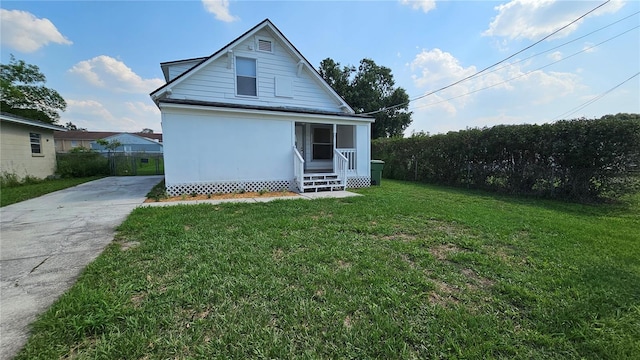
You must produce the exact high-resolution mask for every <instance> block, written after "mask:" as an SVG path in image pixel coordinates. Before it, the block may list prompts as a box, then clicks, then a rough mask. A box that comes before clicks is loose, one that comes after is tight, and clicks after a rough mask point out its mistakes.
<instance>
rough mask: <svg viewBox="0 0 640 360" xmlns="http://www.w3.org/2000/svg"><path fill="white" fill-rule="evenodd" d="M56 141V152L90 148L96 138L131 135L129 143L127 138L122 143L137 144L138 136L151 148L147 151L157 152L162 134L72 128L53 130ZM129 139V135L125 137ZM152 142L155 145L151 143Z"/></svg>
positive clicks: (160, 148)
mask: <svg viewBox="0 0 640 360" xmlns="http://www.w3.org/2000/svg"><path fill="white" fill-rule="evenodd" d="M53 135H54V138H55V143H56V152H60V153H66V152H69V151H71V150H73V149H74V148H77V147H83V148H85V149H92V148H93V145H92V144H95V141H96V140H98V139H109V138H111V137H113V136H118V135H132V136H134V137H132V138H131V139H132V140H131V141H132V142H131V143H129V142H128V141H127V140H125V141H124V142H123V141H120V143H122V144H123V145H125V146H127V145H135V144H139V143H140V142H141V141H140V138H141V139H143V140H145V142H144V143H145V144H148V146H147V147H148V148H149V149H151V150H150V151H148V152H153V153H158V152H160V153H161V152H162V134H155V133H151V134H148V133H122V132H113V131H80V130H73V131H67V132H57V131H56V132H55V133H54V134H53ZM127 139H129V137H127ZM151 143H154V144H155V145H153V144H151ZM123 149H124V148H120V149H119V151H124V150H123Z"/></svg>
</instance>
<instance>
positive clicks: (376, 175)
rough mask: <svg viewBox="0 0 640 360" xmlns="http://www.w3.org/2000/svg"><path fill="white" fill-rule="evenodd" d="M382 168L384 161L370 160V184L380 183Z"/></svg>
mask: <svg viewBox="0 0 640 360" xmlns="http://www.w3.org/2000/svg"><path fill="white" fill-rule="evenodd" d="M383 168H384V161H382V160H371V185H380V182H381V181H382V169H383Z"/></svg>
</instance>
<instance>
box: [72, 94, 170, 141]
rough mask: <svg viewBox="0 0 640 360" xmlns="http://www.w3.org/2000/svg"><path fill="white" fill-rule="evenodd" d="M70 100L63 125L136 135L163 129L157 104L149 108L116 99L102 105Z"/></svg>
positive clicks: (108, 100) (104, 101)
mask: <svg viewBox="0 0 640 360" xmlns="http://www.w3.org/2000/svg"><path fill="white" fill-rule="evenodd" d="M130 96H131V95H130ZM134 96H135V95H134ZM141 97H142V96H141ZM66 98H67V110H66V111H65V112H64V113H62V114H61V119H60V120H61V121H60V123H67V122H69V121H71V122H72V123H74V124H75V125H77V126H79V127H83V128H86V129H87V130H89V131H126V132H136V131H140V130H142V129H144V128H150V129H154V130H156V131H158V130H160V129H161V126H160V116H159V111H158V110H157V108H155V106H154V105H153V104H149V105H147V104H145V103H144V102H142V101H131V102H122V101H121V100H120V99H114V98H105V99H104V100H101V101H96V100H91V99H74V98H70V97H66Z"/></svg>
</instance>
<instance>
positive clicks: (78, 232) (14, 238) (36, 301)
mask: <svg viewBox="0 0 640 360" xmlns="http://www.w3.org/2000/svg"><path fill="white" fill-rule="evenodd" d="M161 179H162V176H138V177H108V178H104V179H100V180H96V181H92V182H89V183H85V184H82V185H78V186H75V187H73V188H69V189H65V190H61V191H56V192H54V193H51V194H47V195H44V196H41V197H39V198H36V199H31V200H27V201H23V202H21V203H17V204H13V205H9V206H5V207H3V208H0V359H10V358H12V357H14V356H15V355H16V354H17V352H18V351H19V350H20V349H21V348H22V346H24V344H25V343H26V341H27V339H28V336H29V325H30V324H31V323H32V322H33V321H34V320H35V319H36V317H37V316H38V315H39V314H40V313H42V312H44V311H46V310H47V309H48V308H49V306H51V304H52V303H53V302H54V301H55V300H56V299H57V298H58V297H59V296H60V295H62V294H63V293H64V292H65V291H66V290H67V289H68V288H69V287H71V285H73V283H74V282H75V280H76V278H77V277H78V275H79V274H80V272H81V271H82V269H84V267H85V266H86V265H87V264H89V263H90V262H91V261H93V260H94V259H95V258H96V257H97V256H98V255H99V254H100V253H101V252H102V250H103V249H104V248H105V246H107V245H108V244H109V243H110V242H111V241H112V240H113V235H114V233H115V228H116V227H117V226H118V225H119V224H120V223H122V221H123V220H124V219H125V218H126V216H127V215H129V213H130V212H131V211H132V210H133V209H134V208H136V207H137V206H139V205H140V204H142V202H143V201H144V200H145V195H146V194H147V192H149V190H151V188H152V187H153V186H154V185H155V184H157V183H158V182H159V181H160V180H161Z"/></svg>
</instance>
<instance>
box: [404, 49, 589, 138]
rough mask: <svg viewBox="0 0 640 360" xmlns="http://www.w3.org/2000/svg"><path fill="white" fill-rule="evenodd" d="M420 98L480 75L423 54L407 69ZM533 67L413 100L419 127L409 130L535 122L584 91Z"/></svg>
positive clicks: (437, 54) (573, 79)
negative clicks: (540, 112)
mask: <svg viewBox="0 0 640 360" xmlns="http://www.w3.org/2000/svg"><path fill="white" fill-rule="evenodd" d="M408 66H409V68H410V70H411V71H412V72H413V74H414V75H413V84H414V87H415V88H416V89H417V92H418V93H423V94H426V93H429V92H431V91H434V90H437V89H439V88H441V87H445V86H447V85H450V84H452V83H454V82H456V81H458V80H461V79H464V78H466V77H468V76H470V75H473V74H475V73H476V72H477V71H478V69H477V68H476V66H473V65H471V66H466V67H465V66H463V65H462V64H461V62H460V61H459V60H458V59H457V58H456V57H455V56H453V55H452V54H451V53H448V52H444V51H442V50H440V49H432V50H423V51H421V52H420V53H418V54H417V55H416V56H415V58H414V59H413V61H412V62H411V63H410V64H408ZM530 66H531V64H530V63H528V62H520V63H513V64H503V65H501V67H498V68H496V69H494V70H493V71H491V70H490V71H488V72H486V73H484V74H481V75H479V76H477V77H475V78H472V79H470V80H466V81H463V82H461V83H460V84H458V85H454V86H452V87H450V88H447V89H445V90H443V91H439V92H437V93H435V94H432V95H429V96H427V97H424V98H422V99H419V100H416V101H413V102H412V103H411V104H410V107H409V109H410V110H411V111H413V112H414V116H413V119H414V124H412V125H411V127H410V129H409V130H421V129H425V128H426V129H429V131H439V132H446V131H450V130H456V129H461V128H465V127H467V126H471V127H482V126H490V125H497V124H501V123H512V124H513V123H522V122H527V121H528V122H535V121H539V120H540V119H530V118H529V117H530V116H531V114H532V110H531V109H533V108H536V109H547V108H549V106H550V105H554V106H555V105H558V103H562V102H563V101H566V100H567V99H568V98H570V96H572V95H576V94H577V93H579V91H580V90H582V89H584V86H582V85H581V83H580V77H579V76H578V75H576V74H572V73H566V72H564V73H563V72H545V71H542V70H529V67H530Z"/></svg>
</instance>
